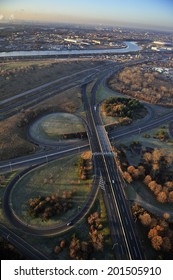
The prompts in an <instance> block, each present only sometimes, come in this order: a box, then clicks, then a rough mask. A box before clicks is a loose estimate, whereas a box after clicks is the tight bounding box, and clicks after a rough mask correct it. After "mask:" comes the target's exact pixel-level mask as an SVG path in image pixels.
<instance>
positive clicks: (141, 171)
mask: <svg viewBox="0 0 173 280" xmlns="http://www.w3.org/2000/svg"><path fill="white" fill-rule="evenodd" d="M172 163H173V154H167V153H166V152H165V151H164V150H159V149H153V150H152V151H151V152H145V153H144V154H143V162H142V163H140V165H139V166H138V167H134V166H132V165H130V166H128V167H127V168H126V170H125V171H124V172H123V177H124V179H125V180H126V181H127V182H128V183H131V182H133V180H140V181H143V182H144V184H145V185H147V186H148V187H149V189H150V190H151V191H152V192H153V193H154V195H155V197H156V199H157V200H158V201H159V202H161V203H165V202H173V181H172V176H171V175H168V172H167V170H168V168H169V167H170V166H171V165H172Z"/></svg>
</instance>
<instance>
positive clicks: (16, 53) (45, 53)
mask: <svg viewBox="0 0 173 280" xmlns="http://www.w3.org/2000/svg"><path fill="white" fill-rule="evenodd" d="M124 43H125V44H126V46H127V47H126V48H119V49H118V48H117V49H95V50H64V51H60V50H59V51H58V50H57V51H11V52H0V57H18V56H49V55H50V56H51V55H58V56H61V55H88V54H91V55H94V54H108V53H111V54H118V53H122V54H123V53H128V52H135V51H140V50H141V49H142V48H141V47H140V46H138V45H137V44H136V43H135V42H124Z"/></svg>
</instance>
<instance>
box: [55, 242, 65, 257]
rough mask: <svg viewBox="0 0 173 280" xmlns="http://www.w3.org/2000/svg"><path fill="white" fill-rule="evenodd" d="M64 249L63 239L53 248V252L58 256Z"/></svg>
mask: <svg viewBox="0 0 173 280" xmlns="http://www.w3.org/2000/svg"><path fill="white" fill-rule="evenodd" d="M65 247H66V241H65V239H63V240H60V242H59V244H58V245H56V246H55V247H54V250H53V251H54V253H55V254H57V255H58V254H59V253H60V252H61V251H63V249H64V248H65Z"/></svg>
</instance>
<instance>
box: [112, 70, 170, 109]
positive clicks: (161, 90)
mask: <svg viewBox="0 0 173 280" xmlns="http://www.w3.org/2000/svg"><path fill="white" fill-rule="evenodd" d="M108 84H109V86H110V87H111V89H113V90H118V91H119V92H121V93H125V94H128V95H131V96H133V97H135V98H139V99H141V100H144V101H147V102H150V103H156V104H161V105H168V106H172V105H173V98H172V97H173V88H172V86H171V82H170V81H167V80H165V79H163V75H161V74H159V73H158V72H156V71H153V70H148V68H147V67H145V66H144V67H141V66H134V67H126V68H124V69H123V70H122V71H121V72H119V74H118V75H117V74H116V75H115V76H113V77H112V78H111V79H110V80H109V82H108Z"/></svg>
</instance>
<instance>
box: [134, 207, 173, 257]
mask: <svg viewBox="0 0 173 280" xmlns="http://www.w3.org/2000/svg"><path fill="white" fill-rule="evenodd" d="M132 213H133V216H134V218H135V220H138V224H141V226H140V227H141V230H142V232H143V233H144V235H145V236H143V240H145V241H146V243H148V241H149V244H150V245H151V247H152V249H153V250H154V252H153V253H152V255H153V256H154V258H155V259H165V260H167V259H172V254H173V224H172V223H170V222H169V214H168V213H164V215H163V217H157V216H155V215H153V214H151V213H149V212H148V211H146V210H145V209H144V208H142V207H141V206H140V205H138V204H133V206H132ZM147 239H148V240H147ZM144 250H145V252H146V254H148V252H147V250H146V248H145V249H144ZM148 257H149V254H148Z"/></svg>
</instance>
